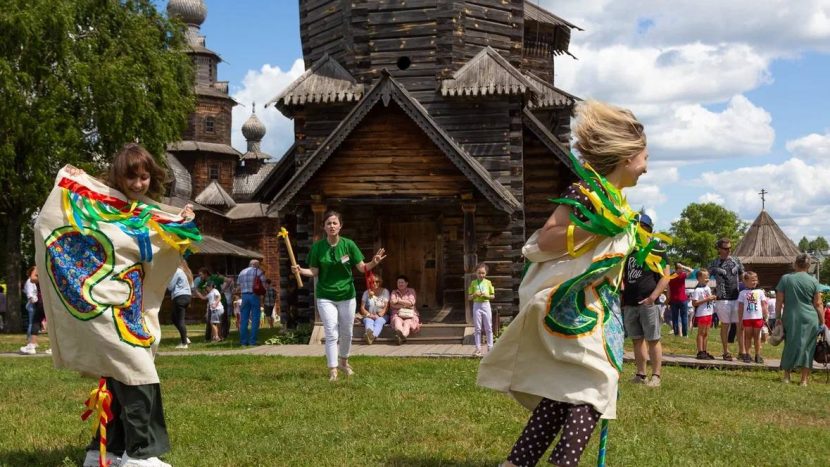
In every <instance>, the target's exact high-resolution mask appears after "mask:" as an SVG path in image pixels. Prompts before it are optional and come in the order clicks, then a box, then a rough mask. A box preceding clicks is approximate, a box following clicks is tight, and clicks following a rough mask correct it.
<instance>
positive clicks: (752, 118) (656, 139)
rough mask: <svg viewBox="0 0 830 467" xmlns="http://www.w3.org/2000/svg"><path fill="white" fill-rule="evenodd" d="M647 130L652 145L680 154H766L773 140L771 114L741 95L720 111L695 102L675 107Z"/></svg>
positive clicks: (699, 156)
mask: <svg viewBox="0 0 830 467" xmlns="http://www.w3.org/2000/svg"><path fill="white" fill-rule="evenodd" d="M647 133H648V134H649V135H650V136H649V143H650V144H651V145H652V146H653V147H655V148H656V149H658V150H661V149H662V150H664V151H668V152H670V153H672V154H670V156H674V157H681V158H682V157H684V156H685V157H688V156H689V155H695V156H696V157H697V158H712V157H718V156H735V155H759V154H766V153H768V152H769V151H770V149H771V148H772V144H773V142H774V140H775V130H773V128H772V116H771V115H770V114H769V112H767V111H766V110H764V109H763V108H761V107H758V106H755V105H754V104H753V103H752V102H750V101H749V99H747V98H746V97H744V96H742V95H737V96H734V97H733V98H732V99H730V100H729V104H728V105H727V107H726V109H724V110H723V111H722V112H712V111H710V110H708V109H706V108H704V107H703V106H701V105H697V104H695V105H683V106H679V107H676V108H675V110H674V112H673V114H671V115H666V116H665V118H664V119H663V120H661V121H658V122H655V123H653V124H652V125H651V126H649V127H648V129H647Z"/></svg>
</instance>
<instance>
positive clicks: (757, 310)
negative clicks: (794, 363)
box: [738, 271, 768, 363]
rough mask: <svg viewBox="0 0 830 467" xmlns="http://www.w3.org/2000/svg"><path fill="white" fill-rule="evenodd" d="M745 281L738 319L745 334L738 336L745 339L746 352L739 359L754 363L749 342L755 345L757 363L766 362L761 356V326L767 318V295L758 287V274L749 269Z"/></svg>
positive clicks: (739, 300) (740, 298)
mask: <svg viewBox="0 0 830 467" xmlns="http://www.w3.org/2000/svg"><path fill="white" fill-rule="evenodd" d="M743 283H744V285H746V288H745V289H744V290H741V293H740V294H738V319H740V320H741V322H742V324H743V329H744V333H743V336H738V337H739V338H740V339H743V340H744V348H745V349H747V350H746V353H745V354H743V355H739V356H738V359H739V360H742V361H743V362H744V363H752V359H751V358H750V357H749V343H750V342H752V344H753V345H754V347H755V363H764V359H763V357H761V328H762V327H764V322H765V320H766V318H767V316H768V315H767V296H766V294H765V293H764V291H763V290H762V289H759V288H757V287H758V274H756V273H754V272H752V271H747V272H745V273H744V277H743Z"/></svg>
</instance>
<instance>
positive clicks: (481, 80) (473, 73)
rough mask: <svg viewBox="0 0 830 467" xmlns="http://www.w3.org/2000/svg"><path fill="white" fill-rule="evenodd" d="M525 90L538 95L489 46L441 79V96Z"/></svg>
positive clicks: (536, 91)
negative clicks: (450, 76) (447, 77)
mask: <svg viewBox="0 0 830 467" xmlns="http://www.w3.org/2000/svg"><path fill="white" fill-rule="evenodd" d="M528 93H536V94H539V93H540V91H539V90H538V89H536V87H535V86H534V85H533V83H531V82H530V79H528V78H527V77H526V76H525V75H523V74H522V72H520V71H519V70H518V69H516V67H514V66H513V65H511V64H510V62H508V61H507V60H505V59H504V57H502V56H501V54H499V53H498V52H497V51H496V50H495V49H493V48H492V47H490V46H489V45H488V46H487V47H485V48H483V49H481V52H479V53H477V54H476V56H475V57H473V58H471V59H470V60H469V61H468V62H467V63H465V64H464V66H462V67H461V68H459V69H458V71H456V72H455V73H453V75H452V78H449V79H445V80H443V81H441V94H442V95H444V96H486V95H492V94H520V95H521V94H528Z"/></svg>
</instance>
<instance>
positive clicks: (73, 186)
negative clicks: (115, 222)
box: [58, 177, 173, 224]
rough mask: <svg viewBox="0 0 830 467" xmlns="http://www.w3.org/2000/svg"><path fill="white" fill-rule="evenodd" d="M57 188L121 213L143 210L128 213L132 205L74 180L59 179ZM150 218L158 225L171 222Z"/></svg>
mask: <svg viewBox="0 0 830 467" xmlns="http://www.w3.org/2000/svg"><path fill="white" fill-rule="evenodd" d="M58 186H59V187H61V188H66V189H67V190H69V191H71V192H73V193H77V194H78V195H80V196H83V197H84V198H89V199H92V200H95V201H100V202H102V203H104V204H108V205H110V206H112V207H114V208H115V209H118V210H119V211H121V212H123V213H129V214H132V215H138V214H141V211H142V210H143V209H135V210H133V211H130V210H129V209H130V206H132V203H128V202H127V201H124V200H123V199H120V198H116V197H113V196H109V195H105V194H103V193H99V192H97V191H93V190H91V189H90V188H89V187H88V186H86V185H82V184H80V183H78V182H76V181H75V180H71V179H69V178H66V177H64V178H61V179H60V181H59V182H58ZM150 217H151V218H152V219H153V220H154V221H156V222H158V223H159V224H169V223H171V222H173V221H172V220H170V219H168V218H165V217H160V216H158V215H156V214H151V216H150Z"/></svg>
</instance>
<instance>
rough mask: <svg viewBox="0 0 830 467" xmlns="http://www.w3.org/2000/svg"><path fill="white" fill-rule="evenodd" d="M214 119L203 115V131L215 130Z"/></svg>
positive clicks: (211, 131)
mask: <svg viewBox="0 0 830 467" xmlns="http://www.w3.org/2000/svg"><path fill="white" fill-rule="evenodd" d="M215 126H216V119H214V118H213V117H205V133H213V132H214V131H215Z"/></svg>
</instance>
